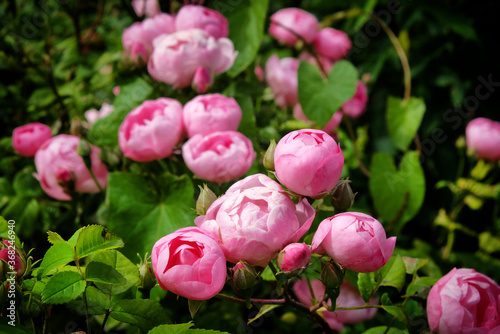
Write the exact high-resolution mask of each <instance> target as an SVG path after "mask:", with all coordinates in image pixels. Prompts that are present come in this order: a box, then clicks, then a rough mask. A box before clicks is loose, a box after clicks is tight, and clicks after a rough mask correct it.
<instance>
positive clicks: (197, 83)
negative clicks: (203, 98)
mask: <svg viewBox="0 0 500 334" xmlns="http://www.w3.org/2000/svg"><path fill="white" fill-rule="evenodd" d="M212 83H213V78H212V74H211V73H210V72H209V71H208V70H207V69H205V68H203V67H198V68H197V69H196V71H195V72H194V76H193V83H192V84H191V86H192V87H193V90H194V91H195V92H197V93H200V94H203V93H205V92H206V91H207V90H208V88H209V87H210V86H211V85H212Z"/></svg>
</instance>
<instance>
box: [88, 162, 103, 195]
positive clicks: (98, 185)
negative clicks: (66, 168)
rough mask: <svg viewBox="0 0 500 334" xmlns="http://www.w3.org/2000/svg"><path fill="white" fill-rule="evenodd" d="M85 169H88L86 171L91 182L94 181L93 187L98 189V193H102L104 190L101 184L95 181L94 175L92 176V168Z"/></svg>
mask: <svg viewBox="0 0 500 334" xmlns="http://www.w3.org/2000/svg"><path fill="white" fill-rule="evenodd" d="M87 169H88V171H89V174H90V176H91V177H92V180H94V182H95V185H96V186H97V188H98V189H99V191H100V192H103V191H104V189H103V188H102V187H101V184H100V183H99V181H97V178H96V177H95V174H94V172H93V171H92V168H88V167H87Z"/></svg>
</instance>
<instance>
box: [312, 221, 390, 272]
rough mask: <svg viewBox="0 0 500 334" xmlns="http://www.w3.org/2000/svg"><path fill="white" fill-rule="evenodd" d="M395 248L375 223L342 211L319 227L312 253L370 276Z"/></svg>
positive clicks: (381, 228)
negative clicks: (325, 255) (322, 255)
mask: <svg viewBox="0 0 500 334" xmlns="http://www.w3.org/2000/svg"><path fill="white" fill-rule="evenodd" d="M395 245H396V237H391V238H389V239H387V238H386V235H385V230H384V228H383V227H382V224H380V222H379V221H378V220H376V219H374V218H372V217H370V216H368V215H366V214H364V213H359V212H344V213H339V214H337V215H335V216H333V217H330V218H326V219H325V220H323V221H322V222H321V223H320V224H319V226H318V229H317V230H316V233H315V234H314V237H313V240H312V245H311V248H312V249H311V250H312V252H313V253H317V254H324V253H326V254H327V255H328V256H329V257H331V258H332V259H333V260H334V261H335V262H337V263H338V264H340V265H341V266H342V267H344V268H347V269H351V270H354V271H357V272H359V273H369V272H372V271H375V270H378V269H380V268H382V267H383V266H384V265H385V264H386V263H387V261H389V259H390V257H391V255H392V252H393V251H394V246H395Z"/></svg>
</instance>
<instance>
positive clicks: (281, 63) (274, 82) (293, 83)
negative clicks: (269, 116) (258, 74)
mask: <svg viewBox="0 0 500 334" xmlns="http://www.w3.org/2000/svg"><path fill="white" fill-rule="evenodd" d="M299 64H300V62H299V60H298V59H295V58H290V57H287V58H283V59H278V56H277V55H272V56H271V57H270V58H269V59H268V60H267V63H266V81H267V84H268V85H269V87H271V90H272V91H273V94H274V101H275V102H276V104H277V105H278V106H279V107H281V108H286V107H287V106H294V105H295V104H297V102H298V101H299V98H298V90H297V89H298V88H297V87H298V78H297V70H298V68H299Z"/></svg>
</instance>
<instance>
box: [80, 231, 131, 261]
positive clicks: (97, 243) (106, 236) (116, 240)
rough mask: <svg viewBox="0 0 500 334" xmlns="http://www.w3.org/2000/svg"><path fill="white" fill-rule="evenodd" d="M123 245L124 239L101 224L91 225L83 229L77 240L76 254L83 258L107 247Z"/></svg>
mask: <svg viewBox="0 0 500 334" xmlns="http://www.w3.org/2000/svg"><path fill="white" fill-rule="evenodd" d="M118 247H123V240H122V239H121V238H120V237H119V236H117V235H116V234H113V233H111V232H109V231H108V230H106V229H105V228H104V227H103V226H100V225H89V226H85V227H83V228H82V229H81V231H80V233H79V234H78V239H77V241H76V246H75V248H76V255H77V256H78V258H80V259H81V258H83V257H85V256H88V255H90V254H93V253H98V252H101V251H103V250H106V249H113V248H118Z"/></svg>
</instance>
